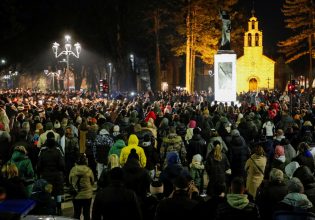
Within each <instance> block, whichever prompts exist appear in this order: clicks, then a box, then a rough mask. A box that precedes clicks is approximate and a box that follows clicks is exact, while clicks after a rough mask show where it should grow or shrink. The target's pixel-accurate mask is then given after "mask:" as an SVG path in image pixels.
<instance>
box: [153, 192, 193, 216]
mask: <svg viewBox="0 0 315 220" xmlns="http://www.w3.org/2000/svg"><path fill="white" fill-rule="evenodd" d="M197 204H198V203H197V202H196V201H195V200H191V199H189V197H188V193H187V192H186V191H184V190H178V191H175V192H174V194H173V196H172V198H167V199H163V200H161V201H160V203H159V204H158V206H157V209H156V215H155V220H165V219H178V220H184V219H194V218H192V216H193V214H194V213H193V209H194V208H195V207H196V205H197Z"/></svg>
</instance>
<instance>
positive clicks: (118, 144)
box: [108, 139, 126, 158]
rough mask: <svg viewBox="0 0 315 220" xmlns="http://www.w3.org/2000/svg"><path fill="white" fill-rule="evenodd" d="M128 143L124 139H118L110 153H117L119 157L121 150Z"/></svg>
mask: <svg viewBox="0 0 315 220" xmlns="http://www.w3.org/2000/svg"><path fill="white" fill-rule="evenodd" d="M125 146H126V144H125V142H124V141H123V140H121V139H119V140H117V141H116V142H115V143H114V145H113V146H112V147H111V148H110V150H109V153H108V155H112V154H116V155H117V156H118V158H119V157H120V152H121V150H122V149H123V147H125Z"/></svg>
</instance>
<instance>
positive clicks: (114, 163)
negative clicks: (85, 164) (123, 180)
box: [97, 154, 120, 189]
mask: <svg viewBox="0 0 315 220" xmlns="http://www.w3.org/2000/svg"><path fill="white" fill-rule="evenodd" d="M115 167H120V164H119V157H118V156H117V154H111V155H109V156H108V165H107V168H106V169H104V170H103V171H102V173H101V176H100V178H99V179H98V181H97V188H98V189H101V188H105V187H106V186H108V173H109V171H110V170H111V169H114V168H115Z"/></svg>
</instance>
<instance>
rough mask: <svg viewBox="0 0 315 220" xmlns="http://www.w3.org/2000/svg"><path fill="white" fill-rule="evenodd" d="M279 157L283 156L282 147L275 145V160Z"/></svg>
mask: <svg viewBox="0 0 315 220" xmlns="http://www.w3.org/2000/svg"><path fill="white" fill-rule="evenodd" d="M280 156H284V147H283V146H281V145H277V146H276V149H275V158H279V157H280Z"/></svg>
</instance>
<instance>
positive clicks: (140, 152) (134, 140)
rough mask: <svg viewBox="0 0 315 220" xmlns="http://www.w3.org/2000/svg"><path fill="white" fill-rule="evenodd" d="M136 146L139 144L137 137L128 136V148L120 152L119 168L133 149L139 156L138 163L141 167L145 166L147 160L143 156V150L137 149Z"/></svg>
mask: <svg viewBox="0 0 315 220" xmlns="http://www.w3.org/2000/svg"><path fill="white" fill-rule="evenodd" d="M138 144H139V139H138V138H137V136H136V135H135V134H132V135H130V136H129V140H128V146H126V147H124V148H123V149H122V150H121V152H120V165H121V166H124V164H125V163H126V161H127V159H128V156H129V154H130V151H131V149H133V148H134V149H135V150H136V153H137V154H138V156H139V162H140V165H141V167H145V166H146V163H147V158H146V156H145V153H144V150H143V148H141V147H139V146H138Z"/></svg>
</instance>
